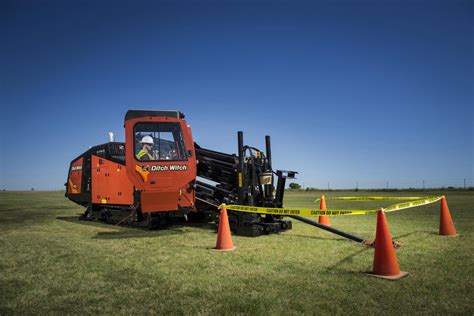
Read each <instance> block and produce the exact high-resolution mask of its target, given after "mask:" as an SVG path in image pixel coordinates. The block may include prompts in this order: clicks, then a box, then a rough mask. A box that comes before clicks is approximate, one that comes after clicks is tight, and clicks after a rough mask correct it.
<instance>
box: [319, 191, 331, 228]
mask: <svg viewBox="0 0 474 316" xmlns="http://www.w3.org/2000/svg"><path fill="white" fill-rule="evenodd" d="M319 209H320V210H321V211H324V210H326V198H325V197H324V194H323V195H321V200H320V201H319ZM318 222H319V224H323V225H326V226H331V225H330V224H329V216H327V215H320V216H319V219H318Z"/></svg>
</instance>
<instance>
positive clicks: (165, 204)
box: [65, 110, 296, 236]
mask: <svg viewBox="0 0 474 316" xmlns="http://www.w3.org/2000/svg"><path fill="white" fill-rule="evenodd" d="M265 144H266V150H265V152H263V151H261V150H259V149H257V148H254V147H250V146H247V145H244V142H243V133H242V132H238V146H237V150H238V152H237V154H226V153H222V152H217V151H213V150H209V149H204V148H201V147H200V146H199V145H197V144H196V143H194V140H193V136H192V132H191V127H190V126H189V125H188V124H187V123H186V121H185V120H184V114H183V113H181V112H179V111H151V110H130V111H128V112H127V114H126V115H125V143H121V142H114V141H113V140H112V139H111V141H110V142H108V143H105V144H102V145H98V146H94V147H92V148H90V149H89V150H87V151H86V152H84V153H83V154H81V155H80V156H78V157H77V158H76V159H74V160H73V161H72V162H71V164H70V167H69V174H68V179H67V183H66V184H65V185H66V197H67V198H69V199H70V200H72V201H73V202H75V203H78V204H80V205H83V206H84V207H86V211H85V213H84V215H83V216H82V219H86V220H101V221H105V222H108V223H114V224H127V225H132V226H138V227H146V228H159V227H164V226H166V225H167V224H168V223H170V222H173V221H175V220H180V219H187V218H188V217H196V218H197V217H205V218H208V216H209V215H212V214H214V215H216V216H217V214H218V212H217V207H218V205H220V204H221V203H227V204H240V205H252V206H268V207H282V206H283V195H284V189H285V181H286V179H287V178H294V176H295V174H296V172H292V171H282V170H276V171H274V170H273V169H272V160H271V148H270V137H269V136H266V137H265ZM275 178H276V181H275ZM229 222H230V225H231V228H232V230H233V231H234V232H235V233H237V234H240V235H245V236H259V235H262V234H269V233H276V232H281V231H285V230H288V229H291V221H288V220H283V219H282V218H281V217H280V216H275V215H261V214H256V213H242V212H231V211H230V212H229Z"/></svg>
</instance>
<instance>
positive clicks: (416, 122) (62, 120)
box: [0, 0, 474, 189]
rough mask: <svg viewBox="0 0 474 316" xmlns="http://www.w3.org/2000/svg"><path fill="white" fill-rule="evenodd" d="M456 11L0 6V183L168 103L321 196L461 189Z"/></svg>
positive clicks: (464, 60)
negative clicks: (240, 135) (239, 139)
mask: <svg viewBox="0 0 474 316" xmlns="http://www.w3.org/2000/svg"><path fill="white" fill-rule="evenodd" d="M473 8H474V5H473V2H472V1H439V2H438V1H322V2H318V1H314V2H310V3H307V2H298V1H274V2H271V1H258V2H251V1H214V2H202V1H176V2H159V1H150V2H147V1H57V2H55V1H8V0H7V1H2V2H1V4H0V25H1V28H0V32H1V33H0V34H1V36H2V41H1V42H2V49H1V50H0V57H1V58H0V105H1V109H2V112H1V113H2V114H1V122H0V123H1V125H0V135H1V136H0V137H1V138H0V145H1V147H0V148H1V152H0V167H1V169H0V172H1V173H0V189H1V188H6V189H29V188H31V187H34V188H37V189H60V188H63V184H64V182H65V180H66V175H67V169H68V165H69V162H70V160H71V159H72V158H74V157H76V156H77V155H79V154H80V153H81V152H83V151H84V150H86V149H87V148H88V147H89V146H91V145H96V144H99V143H103V142H106V141H107V139H108V138H107V132H108V131H113V132H114V133H115V135H116V139H117V140H119V141H123V139H124V131H123V118H124V115H125V112H126V111H127V109H137V108H138V109H179V110H181V111H183V112H185V113H186V115H187V121H188V123H189V124H190V125H191V126H192V128H193V134H194V138H195V140H196V142H197V143H199V144H200V145H201V146H203V147H207V148H210V149H213V150H219V151H224V152H229V153H234V152H235V151H236V147H237V144H236V132H237V131H238V130H243V131H244V133H245V134H244V136H245V141H246V143H247V144H249V145H253V146H256V147H261V148H264V135H266V134H269V135H271V136H272V143H273V157H274V163H273V165H274V167H275V168H279V169H285V170H295V171H299V172H300V174H299V177H298V178H299V179H298V180H297V182H299V183H301V184H304V185H305V186H311V187H321V188H325V187H327V185H328V182H329V183H330V187H331V188H350V187H355V185H356V181H358V183H359V187H361V188H364V187H385V186H386V182H387V181H388V182H389V186H390V187H409V186H413V187H420V186H421V185H422V181H423V180H425V183H426V186H443V185H444V186H449V185H456V186H461V185H463V179H464V178H466V181H467V184H468V185H474V181H473V174H474V167H473V164H474V163H473V161H474V159H473V145H474V144H473V138H474V128H473V121H474V110H473V108H474V106H473V105H474V90H473V85H474V49H473V39H474V24H473V21H474V9H473Z"/></svg>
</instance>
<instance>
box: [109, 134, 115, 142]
mask: <svg viewBox="0 0 474 316" xmlns="http://www.w3.org/2000/svg"><path fill="white" fill-rule="evenodd" d="M109 142H110V143H113V142H114V133H112V132H109Z"/></svg>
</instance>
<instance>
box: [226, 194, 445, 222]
mask: <svg viewBox="0 0 474 316" xmlns="http://www.w3.org/2000/svg"><path fill="white" fill-rule="evenodd" d="M441 198H442V196H433V197H428V198H421V199H419V200H416V201H412V202H404V203H397V204H393V205H390V206H388V207H386V208H383V210H384V211H385V212H394V211H399V210H404V209H407V208H412V207H417V206H422V205H427V204H431V203H434V202H437V201H439V200H441ZM219 208H226V209H227V210H231V211H238V212H247V213H259V214H269V215H283V216H285V215H297V216H306V217H308V216H318V215H328V216H339V215H365V214H375V213H377V212H378V211H379V210H380V209H373V210H337V209H334V210H332V209H328V210H315V209H307V208H286V207H284V208H277V207H259V206H247V205H226V204H221V205H220V206H219Z"/></svg>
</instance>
